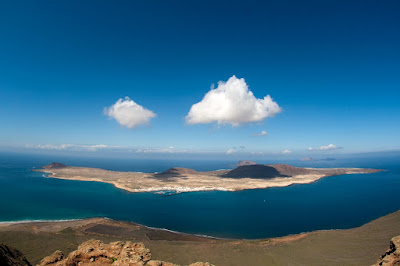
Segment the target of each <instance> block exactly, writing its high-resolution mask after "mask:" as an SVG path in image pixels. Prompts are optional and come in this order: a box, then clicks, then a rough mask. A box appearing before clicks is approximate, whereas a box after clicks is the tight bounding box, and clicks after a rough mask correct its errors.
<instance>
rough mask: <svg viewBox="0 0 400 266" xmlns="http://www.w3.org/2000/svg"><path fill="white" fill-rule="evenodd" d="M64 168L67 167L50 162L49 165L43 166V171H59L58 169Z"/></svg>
mask: <svg viewBox="0 0 400 266" xmlns="http://www.w3.org/2000/svg"><path fill="white" fill-rule="evenodd" d="M64 167H67V166H66V165H65V164H63V163H56V162H52V163H51V164H49V165H46V166H43V168H44V169H60V168H64Z"/></svg>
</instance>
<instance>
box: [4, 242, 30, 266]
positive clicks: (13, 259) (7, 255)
mask: <svg viewBox="0 0 400 266" xmlns="http://www.w3.org/2000/svg"><path fill="white" fill-rule="evenodd" d="M0 265H1V266H30V265H31V264H30V263H29V261H28V260H27V259H26V258H25V257H24V255H23V254H22V253H21V252H20V251H18V250H16V249H15V248H12V247H10V246H7V245H5V244H2V243H0Z"/></svg>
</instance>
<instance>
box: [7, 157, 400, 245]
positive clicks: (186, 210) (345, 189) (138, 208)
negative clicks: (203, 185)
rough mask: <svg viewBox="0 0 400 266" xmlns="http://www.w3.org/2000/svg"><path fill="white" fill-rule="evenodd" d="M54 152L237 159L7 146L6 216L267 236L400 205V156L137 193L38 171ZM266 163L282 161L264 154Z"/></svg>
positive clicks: (339, 224) (224, 164) (157, 165)
mask: <svg viewBox="0 0 400 266" xmlns="http://www.w3.org/2000/svg"><path fill="white" fill-rule="evenodd" d="M53 160H55V161H60V162H63V163H66V164H69V165H74V166H91V167H101V168H105V169H110V170H120V171H142V172H156V171H163V170H165V169H167V168H169V167H172V166H181V167H189V168H194V169H196V170H199V171H204V170H215V169H222V168H232V164H234V163H235V162H234V161H190V160H180V161H178V160H175V161H174V160H137V159H135V160H127V159H125V160H117V159H90V158H84V159H82V158H71V157H69V158H67V157H66V158H56V159H54V158H50V157H46V156H42V155H37V156H34V155H16V154H5V153H2V154H0V221H19V220H59V219H77V218H88V217H99V216H101V217H109V218H112V219H118V220H126V221H133V222H137V223H141V224H144V225H147V226H151V227H158V228H167V229H170V230H176V231H181V232H186V233H195V234H204V235H210V236H217V237H232V238H248V239H250V238H266V237H276V236H283V235H287V234H294V233H300V232H307V231H313V230H320V229H342V228H351V227H356V226H360V225H362V224H364V223H367V222H369V221H371V220H374V219H376V218H378V217H380V216H383V215H386V214H389V213H391V212H394V211H397V210H399V209H400V201H399V200H398V195H399V191H400V159H393V158H380V159H376V158H374V159H364V160H361V159H358V160H356V159H353V160H336V161H312V162H289V163H290V164H292V165H296V166H305V167H370V168H384V169H386V170H388V171H385V172H380V173H375V174H354V175H342V176H333V177H327V178H323V179H321V180H319V181H317V182H315V183H313V184H304V185H292V186H289V187H284V188H269V189H258V190H246V191H239V192H212V191H211V192H191V193H182V194H178V195H173V196H162V195H158V194H152V193H129V192H126V191H123V190H120V189H117V188H115V187H113V186H112V185H110V184H102V183H96V182H84V181H69V180H57V179H52V178H46V177H45V175H43V173H38V172H33V171H31V170H32V169H33V168H39V167H41V166H43V165H46V164H49V163H51V162H52V161H53ZM259 163H276V162H274V161H260V162H259Z"/></svg>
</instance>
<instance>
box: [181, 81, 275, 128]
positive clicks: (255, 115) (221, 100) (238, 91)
mask: <svg viewBox="0 0 400 266" xmlns="http://www.w3.org/2000/svg"><path fill="white" fill-rule="evenodd" d="M280 111H281V108H280V107H279V105H278V104H277V103H276V102H274V101H273V100H272V98H271V96H269V95H267V96H265V97H264V98H263V99H257V98H256V97H254V94H253V93H252V92H251V91H250V90H249V87H248V86H247V84H246V82H245V80H244V79H243V78H241V79H238V78H237V77H236V76H232V77H231V78H229V79H228V81H227V82H223V81H220V82H218V87H217V88H216V89H213V88H211V90H210V91H209V92H207V93H206V95H205V96H204V98H203V99H202V100H201V101H200V102H198V103H196V104H194V105H192V107H191V108H190V111H189V113H188V114H187V116H186V122H187V123H188V124H191V125H193V124H206V123H213V122H217V123H218V124H231V125H233V126H238V125H240V124H243V123H250V122H259V121H262V120H264V119H266V118H267V117H272V116H274V115H275V114H277V113H279V112H280Z"/></svg>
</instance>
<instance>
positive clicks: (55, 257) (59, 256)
mask: <svg viewBox="0 0 400 266" xmlns="http://www.w3.org/2000/svg"><path fill="white" fill-rule="evenodd" d="M63 259H64V254H63V253H62V252H61V251H60V250H57V251H54V253H53V254H51V255H50V256H48V257H46V258H44V259H43V260H42V261H41V262H40V265H52V264H55V263H57V262H59V261H61V260H63Z"/></svg>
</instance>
